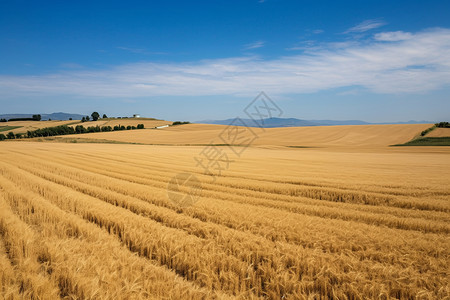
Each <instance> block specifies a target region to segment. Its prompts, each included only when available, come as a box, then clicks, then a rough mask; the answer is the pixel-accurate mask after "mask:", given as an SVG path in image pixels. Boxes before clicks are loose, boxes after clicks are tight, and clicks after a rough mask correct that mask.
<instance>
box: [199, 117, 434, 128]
mask: <svg viewBox="0 0 450 300" xmlns="http://www.w3.org/2000/svg"><path fill="white" fill-rule="evenodd" d="M233 120H235V119H226V120H204V121H198V122H195V123H202V124H218V125H230V124H234V125H240V124H236V123H233ZM241 120H242V121H243V122H244V123H245V125H246V126H250V127H256V126H258V124H256V123H255V122H254V121H253V120H252V119H241ZM259 123H260V124H262V127H265V128H273V127H304V126H335V125H372V124H427V123H434V122H430V121H413V120H411V121H408V122H386V123H369V122H365V121H360V120H345V121H336V120H301V119H296V118H267V119H263V120H262V122H259Z"/></svg>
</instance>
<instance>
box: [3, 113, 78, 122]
mask: <svg viewBox="0 0 450 300" xmlns="http://www.w3.org/2000/svg"><path fill="white" fill-rule="evenodd" d="M33 115H34V114H4V115H0V119H6V120H9V119H15V118H31V117H32V116H33ZM40 115H41V120H44V121H45V120H48V119H52V120H61V121H65V120H69V119H70V118H72V120H81V118H83V117H84V116H83V115H79V114H68V113H63V112H56V113H51V114H40Z"/></svg>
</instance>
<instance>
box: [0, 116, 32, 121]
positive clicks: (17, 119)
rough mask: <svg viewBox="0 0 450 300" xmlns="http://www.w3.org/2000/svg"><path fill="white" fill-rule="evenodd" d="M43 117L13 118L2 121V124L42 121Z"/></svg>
mask: <svg viewBox="0 0 450 300" xmlns="http://www.w3.org/2000/svg"><path fill="white" fill-rule="evenodd" d="M40 120H41V115H33V116H32V117H31V118H12V119H9V120H6V119H0V122H11V121H40Z"/></svg>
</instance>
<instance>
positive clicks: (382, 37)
mask: <svg viewBox="0 0 450 300" xmlns="http://www.w3.org/2000/svg"><path fill="white" fill-rule="evenodd" d="M412 37H413V35H412V34H411V33H410V32H403V31H392V32H380V33H377V34H375V37H374V38H375V39H376V40H377V41H385V42H397V41H404V40H408V39H410V38H412Z"/></svg>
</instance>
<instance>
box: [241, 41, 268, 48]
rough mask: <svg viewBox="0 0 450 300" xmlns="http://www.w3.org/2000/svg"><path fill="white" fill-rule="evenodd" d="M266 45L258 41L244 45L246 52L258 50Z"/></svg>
mask: <svg viewBox="0 0 450 300" xmlns="http://www.w3.org/2000/svg"><path fill="white" fill-rule="evenodd" d="M264 45H265V42H264V41H256V42H253V43H250V44H246V45H244V49H245V50H251V49H257V48H262V47H264Z"/></svg>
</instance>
